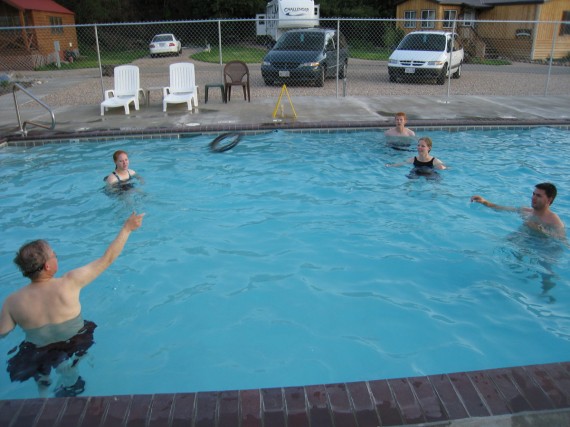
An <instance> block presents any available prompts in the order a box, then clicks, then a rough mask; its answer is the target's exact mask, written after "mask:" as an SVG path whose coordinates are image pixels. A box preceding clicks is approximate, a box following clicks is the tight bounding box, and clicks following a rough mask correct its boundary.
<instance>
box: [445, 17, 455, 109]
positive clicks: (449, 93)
mask: <svg viewBox="0 0 570 427" xmlns="http://www.w3.org/2000/svg"><path fill="white" fill-rule="evenodd" d="M456 25H457V18H456V19H454V20H453V27H452V28H451V52H449V65H448V66H447V68H448V70H449V72H448V74H449V75H448V76H447V100H446V101H445V103H446V104H449V101H450V100H449V97H450V96H451V63H452V61H453V48H454V47H455V37H454V36H455V29H456ZM445 48H446V49H447V46H446V47H445Z"/></svg>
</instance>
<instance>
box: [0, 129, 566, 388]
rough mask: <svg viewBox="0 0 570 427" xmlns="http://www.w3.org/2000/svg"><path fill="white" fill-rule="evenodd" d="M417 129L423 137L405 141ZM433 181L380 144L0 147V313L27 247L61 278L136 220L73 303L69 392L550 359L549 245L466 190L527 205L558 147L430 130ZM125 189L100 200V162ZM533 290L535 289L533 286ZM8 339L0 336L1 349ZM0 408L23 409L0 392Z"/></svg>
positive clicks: (555, 168)
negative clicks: (3, 402)
mask: <svg viewBox="0 0 570 427" xmlns="http://www.w3.org/2000/svg"><path fill="white" fill-rule="evenodd" d="M420 134H422V135H423V134H424V133H420ZM426 134H429V136H431V137H432V139H433V140H434V150H433V154H434V155H435V156H437V157H440V158H441V159H443V160H444V161H445V162H446V164H448V165H449V166H450V167H451V168H450V169H449V170H447V171H442V172H441V173H440V175H441V179H440V180H438V181H432V180H425V179H418V180H410V179H408V178H407V177H406V174H407V172H408V168H406V167H402V168H385V167H384V164H385V163H389V162H396V161H399V160H402V159H404V158H406V157H409V156H413V154H414V151H413V147H412V148H410V151H400V150H394V149H392V148H390V147H388V146H386V143H385V141H384V137H383V135H382V134H381V133H380V132H374V131H368V132H344V133H322V134H317V133H310V134H301V133H295V132H272V133H268V134H261V135H247V136H246V137H244V138H243V139H242V142H241V143H240V144H239V145H238V146H237V147H236V148H235V149H233V150H231V151H228V152H226V153H222V154H214V153H210V152H209V151H208V143H209V142H210V141H211V140H212V138H213V137H212V136H207V135H205V136H200V137H195V138H187V139H171V140H149V141H141V140H130V141H108V142H98V143H75V144H52V145H46V146H42V147H35V148H6V149H3V150H1V151H0V164H1V165H2V167H1V168H0V180H1V183H2V187H3V189H4V191H3V203H2V205H1V206H0V214H1V215H0V223H1V224H2V230H3V239H2V242H1V243H0V257H1V263H0V264H1V265H0V277H1V278H2V279H1V280H0V298H2V299H4V298H5V296H6V295H7V294H8V293H10V292H11V291H12V290H13V289H16V288H18V287H19V286H21V285H22V284H24V283H25V282H24V280H23V278H22V277H21V276H20V275H19V273H18V272H17V271H16V268H15V266H14V265H13V264H12V258H13V254H14V252H15V250H17V248H18V247H19V246H20V245H21V243H23V242H24V241H26V240H31V239H35V238H40V237H42V238H46V239H47V240H49V241H50V242H51V243H52V245H53V246H54V249H55V250H56V252H57V253H58V255H59V262H60V271H66V270H69V269H70V268H74V267H76V266H78V265H81V264H82V263H84V262H86V261H88V260H91V259H92V257H93V256H94V254H98V253H101V252H102V251H103V250H104V248H105V247H106V246H107V244H108V243H109V242H110V240H111V239H112V238H113V237H114V235H115V233H116V232H117V230H118V228H119V227H120V225H121V224H122V222H123V221H124V219H125V218H126V216H127V215H128V214H129V213H130V212H131V211H132V210H137V211H140V212H143V211H144V212H146V214H147V215H146V218H145V223H144V225H143V228H142V229H141V230H139V231H137V232H136V233H134V234H133V235H132V236H131V239H130V241H129V243H128V245H127V247H126V249H125V251H124V253H123V254H122V255H121V257H120V258H119V259H118V260H117V262H116V263H115V264H114V265H113V266H112V267H111V268H110V269H109V270H108V271H107V272H106V273H104V274H103V275H102V276H101V277H100V278H99V279H98V280H97V281H96V282H94V283H93V284H91V285H90V286H89V287H88V288H86V289H85V290H84V291H83V294H82V304H83V312H84V317H85V318H86V319H90V320H93V321H95V322H96V323H97V324H98V325H99V327H98V329H97V331H96V334H95V338H96V344H95V345H94V346H93V347H92V348H91V350H90V351H89V355H88V357H87V358H86V360H84V361H82V363H81V368H80V370H81V375H82V377H83V378H85V380H86V382H87V388H86V393H85V394H86V395H109V394H131V393H159V392H179V391H180V392H183V391H197V390H200V391H204V390H222V389H237V388H240V389H244V388H258V387H269V386H287V385H301V384H313V383H327V382H336V381H355V380H363V379H374V378H394V377H401V376H411V375H420V374H430V373H439V372H452V371H462V370H472V369H485V368H496V367H501V366H512V365H519V364H529V363H547V362H554V361H563V360H567V355H568V350H569V348H570V344H569V342H568V332H567V331H568V330H569V329H568V326H569V318H568V315H567V313H568V308H569V303H568V296H569V291H568V278H569V273H568V248H567V246H565V245H564V244H561V243H559V242H556V241H552V240H550V239H544V238H541V237H540V236H535V235H532V234H529V233H528V232H527V231H526V230H524V228H521V226H520V225H521V221H520V218H519V217H518V216H517V215H514V214H509V213H496V212H494V211H491V210H489V209H486V208H484V207H482V206H481V205H473V204H470V203H469V197H470V196H471V195H472V194H476V193H478V194H482V195H484V196H485V197H487V198H489V199H490V200H492V201H494V202H497V203H502V204H512V205H528V204H529V203H530V194H531V192H532V189H533V185H534V184H535V183H537V182H541V181H552V182H554V183H555V184H556V185H557V186H558V189H559V193H560V194H559V196H558V198H557V200H556V201H555V203H554V206H553V209H554V210H555V211H556V212H557V213H559V214H560V215H561V217H562V218H563V219H564V220H566V222H567V218H568V217H569V215H568V212H569V208H568V204H567V200H568V199H567V196H566V195H565V189H566V188H568V184H569V182H568V181H569V179H568V177H567V176H566V175H567V174H566V172H565V168H564V165H563V164H562V163H563V162H559V161H558V158H561V157H562V158H564V156H565V155H567V154H568V151H569V150H570V148H568V147H569V144H568V142H569V141H570V137H569V133H568V132H565V131H560V130H556V129H550V128H538V129H530V130H510V131H492V132H491V131H485V132H456V133H448V132H429V133H426ZM118 148H121V149H126V150H127V151H128V152H129V155H130V159H131V167H132V168H133V169H135V170H137V172H138V173H139V174H141V175H142V176H143V177H144V179H145V183H144V185H139V186H138V187H137V189H136V191H132V192H129V193H126V194H123V195H119V196H116V195H109V194H107V193H106V192H105V191H103V189H102V188H101V187H102V186H101V183H102V182H101V179H102V177H103V175H105V174H107V173H108V172H109V171H110V167H111V166H112V162H111V154H112V152H113V151H114V150H115V149H118ZM543 282H544V283H548V284H549V285H548V289H543V288H546V286H544V283H543ZM22 336H23V335H22V334H21V332H20V331H18V332H15V333H12V334H11V335H10V336H9V337H8V338H7V339H5V340H2V341H0V352H1V353H2V354H4V355H5V354H6V353H7V352H8V350H9V349H11V348H12V347H14V346H15V345H17V344H18V343H19V342H20V341H21V339H22ZM1 381H2V384H3V387H2V391H1V392H0V393H1V394H0V399H9V398H19V397H35V396H36V395H37V392H36V390H35V386H34V384H33V383H30V382H28V383H24V384H12V383H9V380H8V378H7V374H4V376H3V379H2V380H1Z"/></svg>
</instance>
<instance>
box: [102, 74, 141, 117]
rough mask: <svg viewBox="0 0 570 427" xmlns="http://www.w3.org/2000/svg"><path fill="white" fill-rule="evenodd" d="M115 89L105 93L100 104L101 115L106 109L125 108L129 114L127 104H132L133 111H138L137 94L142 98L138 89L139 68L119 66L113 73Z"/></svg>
mask: <svg viewBox="0 0 570 427" xmlns="http://www.w3.org/2000/svg"><path fill="white" fill-rule="evenodd" d="M114 76H115V78H114V80H115V89H110V90H106V91H105V100H104V101H103V102H102V103H101V115H102V116H103V115H105V111H106V110H107V108H116V107H125V114H129V113H130V111H129V104H130V103H131V102H134V104H135V110H138V109H139V94H142V96H143V97H144V92H143V90H142V89H141V87H140V76H139V67H137V66H136V65H120V66H118V67H115V71H114Z"/></svg>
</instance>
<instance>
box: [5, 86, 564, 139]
mask: <svg viewBox="0 0 570 427" xmlns="http://www.w3.org/2000/svg"><path fill="white" fill-rule="evenodd" d="M62 84H68V85H69V84H70V82H61V79H60V80H56V81H51V80H50V81H47V82H46V83H45V84H41V85H37V86H34V87H32V88H30V89H29V90H30V92H32V93H33V94H34V96H36V97H38V98H39V99H40V100H41V99H45V98H46V97H47V96H49V95H50V94H51V93H53V92H54V91H57V90H61V87H58V85H62ZM294 89H295V88H292V89H291V90H290V92H291V100H292V103H293V107H294V109H295V112H296V114H297V118H293V117H292V116H293V112H292V110H291V107H290V104H289V100H288V98H287V96H283V97H282V100H281V104H282V105H283V106H284V109H283V113H284V116H285V117H281V109H280V108H278V109H277V110H278V114H277V117H276V118H273V116H272V113H273V111H274V109H275V106H276V104H277V100H278V97H279V93H280V91H281V89H280V88H278V87H276V88H275V97H274V98H256V97H255V94H253V98H252V101H251V102H246V101H244V100H243V97H242V96H241V93H239V92H236V91H235V89H234V96H233V97H232V100H231V101H230V102H228V103H226V104H224V103H223V102H222V100H221V96H220V93H219V92H220V91H219V90H212V89H210V93H209V102H208V103H205V102H204V88H203V87H201V88H200V93H199V95H200V101H199V105H198V109H197V110H196V111H195V112H194V113H193V114H192V113H190V112H188V111H187V110H186V109H185V105H184V104H180V105H170V106H169V107H168V111H167V112H166V113H163V112H162V103H161V94H160V93H159V92H158V91H156V90H151V91H150V92H149V94H150V104H149V105H148V106H147V105H146V102H145V101H143V100H141V108H140V110H138V111H136V110H135V109H134V108H132V107H131V113H130V115H125V114H124V110H123V108H114V109H111V110H109V111H108V112H107V113H106V114H105V116H101V115H100V107H99V104H89V105H63V106H59V107H55V108H54V115H55V120H56V127H55V129H54V130H46V129H42V128H38V127H34V126H29V127H28V131H29V132H28V138H27V139H34V138H38V137H39V138H42V139H43V138H57V137H65V135H67V136H69V135H70V134H74V137H80V136H96V135H98V134H101V135H105V134H106V135H109V134H122V133H129V132H135V133H166V132H169V133H173V132H174V133H175V132H204V131H210V132H216V131H217V132H221V131H227V130H263V129H267V130H271V129H287V128H331V127H378V128H387V127H391V126H392V124H393V115H394V113H396V112H398V111H404V112H406V114H407V115H408V119H409V122H408V126H409V127H410V128H412V129H413V128H423V127H437V126H444V127H449V126H505V125H510V126H518V125H527V126H537V125H563V126H565V125H570V95H569V94H561V95H559V96H528V97H507V96H496V97H492V96H473V95H469V96H467V95H465V96H463V95H456V96H450V97H449V98H448V97H446V96H445V94H443V95H442V96H441V97H433V96H418V97H410V96H401V97H398V96H396V97H394V96H386V97H382V96H380V97H363V96H349V97H338V98H337V97H311V96H295V95H294V93H295V90H294ZM442 91H443V89H442ZM145 93H146V90H145ZM17 99H18V103H19V105H20V116H21V119H22V121H26V120H27V121H36V122H40V123H46V124H49V123H50V116H49V114H48V113H47V112H46V110H44V109H43V108H41V107H40V106H39V105H38V104H37V103H35V102H34V101H32V100H31V99H30V98H28V97H27V96H26V95H25V94H23V93H22V92H18V93H17ZM1 139H4V140H6V139H8V140H18V139H23V138H22V136H21V134H20V132H19V128H18V121H17V114H16V109H15V106H14V99H13V96H12V94H11V93H9V94H6V95H3V96H0V140H1Z"/></svg>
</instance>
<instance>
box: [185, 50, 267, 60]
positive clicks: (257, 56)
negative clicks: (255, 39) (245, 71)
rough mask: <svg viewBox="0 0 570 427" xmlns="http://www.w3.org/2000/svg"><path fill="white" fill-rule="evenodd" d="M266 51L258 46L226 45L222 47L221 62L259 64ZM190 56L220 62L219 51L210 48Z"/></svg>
mask: <svg viewBox="0 0 570 427" xmlns="http://www.w3.org/2000/svg"><path fill="white" fill-rule="evenodd" d="M266 53H267V50H266V49H262V48H258V47H244V46H226V47H225V48H223V49H222V62H223V63H226V62H229V61H243V62H245V63H246V64H259V63H261V61H262V60H263V57H264V56H265V54H266ZM190 58H192V59H194V60H196V61H202V62H213V63H216V64H217V63H219V62H220V51H219V49H218V48H214V47H213V48H212V50H211V51H210V52H206V51H202V52H198V53H195V54H194V55H191V56H190Z"/></svg>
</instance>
